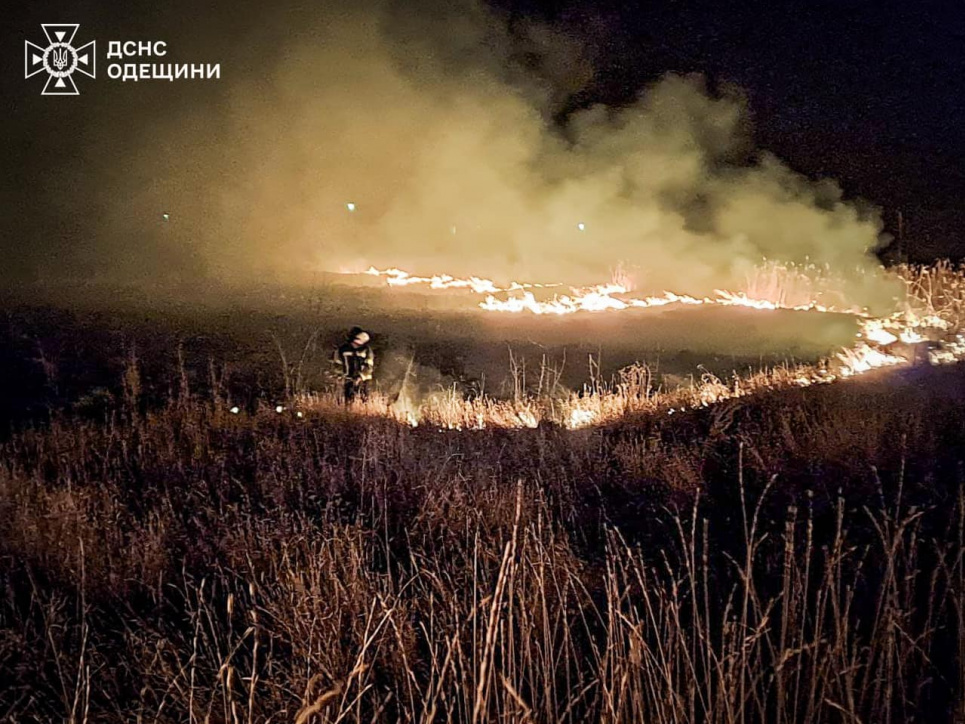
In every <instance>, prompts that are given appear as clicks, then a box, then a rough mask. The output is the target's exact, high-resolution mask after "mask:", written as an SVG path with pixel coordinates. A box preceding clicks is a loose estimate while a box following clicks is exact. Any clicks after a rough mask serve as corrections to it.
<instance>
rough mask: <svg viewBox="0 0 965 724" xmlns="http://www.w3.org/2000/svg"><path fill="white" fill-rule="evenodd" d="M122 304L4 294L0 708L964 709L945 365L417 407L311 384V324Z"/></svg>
mask: <svg viewBox="0 0 965 724" xmlns="http://www.w3.org/2000/svg"><path fill="white" fill-rule="evenodd" d="M947 297H948V298H949V299H950V300H951V302H954V300H955V299H956V297H954V295H951V294H950V295H947ZM940 302H941V300H940V299H938V298H936V299H935V304H934V305H933V307H934V311H936V312H937V311H941V309H946V311H945V313H946V315H947V316H948V318H949V320H955V319H957V317H955V316H954V309H948V308H946V307H941V306H940ZM140 309H142V307H139V306H138V305H136V304H130V305H127V306H126V309H125V311H124V312H123V313H115V314H110V315H108V314H107V313H106V312H104V311H103V307H102V308H101V309H100V310H98V308H96V305H95V306H94V307H88V308H87V309H86V310H85V311H83V312H78V311H77V308H76V307H75V308H73V309H72V311H70V312H66V311H63V307H62V306H61V307H57V306H56V305H53V304H51V303H49V302H46V303H44V304H34V305H24V304H22V303H18V304H17V305H9V306H8V312H7V314H6V317H5V322H4V324H5V327H4V330H5V334H6V335H7V337H6V338H7V339H8V340H10V344H9V345H7V347H6V349H7V352H6V353H5V355H6V356H5V357H4V359H5V365H6V366H7V367H6V370H5V372H6V374H5V376H4V380H5V381H4V390H5V392H7V393H8V394H7V396H6V402H5V408H4V409H5V415H6V417H5V420H6V422H7V424H8V429H7V432H6V433H5V439H4V441H3V442H2V444H0V445H2V446H0V578H2V581H3V585H2V590H3V592H4V595H3V598H2V599H0V681H2V682H3V685H2V686H0V720H3V721H11V722H28V721H31V722H32V721H61V720H64V721H72V722H82V721H91V722H93V721H108V722H110V721H117V722H121V721H170V722H191V721H197V722H205V721H208V722H265V721H276V722H277V721H290V722H299V723H300V724H308V723H309V722H336V721H343V722H347V721H353V722H354V721H366V722H368V721H419V722H429V721H437V722H442V721H470V722H483V721H487V722H488V721H512V722H562V721H569V722H582V721H598V722H640V721H647V722H765V721H766V722H814V721H828V722H868V723H870V722H895V723H897V722H911V721H919V722H938V721H947V722H961V721H963V718H965V669H963V662H965V651H963V647H965V560H963V549H965V545H963V544H965V488H963V482H965V481H963V462H965V453H963V451H965V371H962V370H961V369H960V368H959V366H957V365H950V366H947V367H934V368H933V367H929V366H909V367H905V368H900V369H896V370H890V371H885V370H882V371H879V372H877V373H873V374H871V375H867V376H864V377H861V378H858V379H854V380H847V381H844V382H838V383H835V384H828V385H812V386H809V387H806V388H798V387H793V386H777V387H774V386H772V385H762V386H761V387H760V389H757V390H756V391H755V394H753V395H748V396H745V397H740V398H726V397H725V396H721V397H719V398H715V399H714V400H711V401H710V403H709V404H708V405H707V406H706V407H704V406H702V405H701V404H700V400H699V399H693V398H687V396H688V395H693V394H695V392H696V393H699V391H700V389H702V388H700V387H697V388H690V387H687V386H684V387H681V388H680V390H678V391H676V392H675V391H674V390H673V389H670V387H669V386H668V387H667V388H666V394H667V395H669V397H657V396H655V394H656V393H654V391H653V387H654V385H653V380H651V379H649V378H641V377H640V376H639V375H638V376H636V377H634V376H633V375H632V373H629V374H631V376H630V377H628V378H624V382H625V384H626V386H625V387H623V388H619V386H618V385H617V387H615V388H611V389H616V390H617V391H619V392H620V395H622V397H621V398H620V399H622V400H623V401H624V402H627V401H628V400H629V401H630V402H633V400H636V404H630V405H627V406H625V407H623V408H621V410H620V411H619V414H618V415H613V416H612V417H608V418H607V419H608V422H607V423H606V424H602V425H600V424H597V425H592V426H589V427H583V428H580V429H568V428H567V427H566V426H565V425H560V424H555V423H553V422H552V420H550V419H546V420H544V421H542V422H541V421H540V420H538V421H537V424H536V425H535V426H528V425H519V426H513V427H503V426H498V425H491V426H484V427H483V428H482V429H474V428H473V426H472V425H455V426H449V425H446V424H445V422H446V421H445V420H437V421H428V422H426V423H422V424H419V425H418V426H416V427H412V426H411V425H409V424H406V421H405V420H404V419H397V418H396V417H393V416H390V415H385V414H359V413H360V412H364V410H345V409H344V408H342V407H340V406H338V405H336V404H330V403H329V402H328V401H327V399H326V398H325V397H324V393H323V394H322V395H321V396H316V397H314V398H312V397H308V398H306V397H298V396H297V394H296V393H301V392H303V391H305V390H306V389H309V391H311V389H310V388H311V385H307V384H304V383H305V380H306V379H307V377H308V373H307V372H305V370H306V369H307V367H306V366H302V367H300V366H299V364H298V362H299V359H300V357H301V356H302V354H303V352H304V350H305V349H306V342H305V339H306V337H305V334H304V332H305V330H306V329H309V328H310V327H307V326H302V325H301V323H297V322H291V321H290V320H285V319H282V318H277V319H275V321H274V323H275V325H276V326H275V327H274V328H272V327H271V326H269V327H267V328H266V327H264V326H263V320H264V319H266V318H268V319H273V318H272V317H271V311H269V312H268V316H267V317H260V318H257V319H252V318H251V317H247V318H246V317H245V316H244V315H243V314H242V313H241V312H240V311H239V310H238V309H235V310H233V311H231V312H230V313H224V312H219V311H217V310H206V311H205V312H204V314H197V313H195V314H194V316H191V315H186V314H182V313H181V312H179V310H178V309H177V308H175V309H167V310H166V311H164V313H163V314H162V313H161V312H155V313H153V315H152V316H150V317H146V316H145V317H143V318H140V319H139V318H138V315H139V314H141V312H140V311H139V310H140ZM58 310H59V311H58ZM181 311H182V312H183V310H181ZM348 313H349V312H347V311H343V312H342V313H341V314H345V315H347V314H348ZM220 314H224V315H225V316H224V317H221V316H218V315H220ZM179 315H180V316H179ZM440 318H442V319H445V318H444V317H441V316H437V317H435V319H434V320H433V319H427V320H424V321H422V322H419V321H418V319H416V318H413V319H414V320H415V321H412V322H411V325H412V327H411V328H410V331H412V334H413V338H414V339H416V340H417V344H416V345H414V347H415V348H417V349H428V350H430V351H431V350H432V349H436V350H437V351H439V354H440V356H445V355H449V356H450V357H451V358H453V359H455V358H456V357H457V355H454V354H453V353H452V352H451V350H444V349H443V348H442V347H441V346H436V347H433V344H437V343H436V342H434V341H433V340H435V339H437V338H434V337H432V336H431V335H430V334H429V332H431V331H432V330H431V328H430V326H431V325H432V324H435V323H437V321H438V319H440ZM192 319H193V320H196V321H194V322H192V321H191V320H192ZM158 320H169V321H158ZM396 321H398V320H396ZM331 323H332V325H333V328H334V327H335V326H338V325H340V324H341V323H342V320H341V318H340V317H339V316H338V313H336V312H332V321H331ZM286 324H287V325H292V326H285V325H286ZM419 324H422V325H423V326H422V327H419V326H418V325H419ZM225 329H231V330H233V331H231V333H230V334H229V333H226V332H224V331H223V330H225ZM248 329H260V330H261V332H260V334H261V336H260V337H259V338H258V339H257V340H251V341H250V344H248V345H245V344H243V341H244V332H245V330H248ZM446 329H452V327H446ZM212 330H215V331H212ZM266 330H270V331H273V332H275V335H274V337H275V339H273V338H272V336H271V335H270V334H268V333H267V331H266ZM426 330H428V331H426ZM402 331H404V330H399V329H398V327H396V330H395V333H396V334H400V335H401V334H402ZM326 334H327V332H324V331H323V332H321V333H319V334H318V335H317V339H316V341H317V348H318V349H321V350H325V349H327V344H328V342H329V340H328V339H327V338H325V335H326ZM390 334H391V333H390ZM469 337H471V335H467V336H466V337H461V336H460V337H459V338H460V339H468V338H469ZM172 340H173V342H174V343H173V344H172ZM179 340H180V341H181V342H183V343H182V344H180V349H181V354H178V349H179V344H178V341H179ZM132 341H134V342H136V343H135V344H131V342H132ZM295 342H297V344H295ZM152 343H153V345H154V346H153V347H152V346H150V345H151V344H152ZM540 344H543V345H544V346H545V343H542V342H541V343H540ZM419 345H422V347H420V346H419ZM465 349H466V350H467V351H468V352H472V351H473V349H474V348H472V347H466V348H465ZM537 349H539V346H538V345H537ZM108 351H109V353H110V354H107V352H108ZM443 353H444V354H443ZM410 354H411V352H410ZM98 355H100V356H98ZM282 356H284V357H286V361H285V363H284V365H282V364H281V362H280V358H281V357H282ZM399 357H400V358H401V359H403V360H404V359H405V357H406V355H404V354H401V355H399ZM420 359H422V360H424V359H425V357H423V356H420ZM473 359H475V358H473ZM733 360H734V358H733V357H728V358H723V362H722V364H727V363H731V362H733ZM744 361H745V362H747V360H744ZM426 366H427V367H428V365H426ZM433 369H437V370H438V367H437V366H433ZM464 369H465V367H464ZM533 369H534V370H539V369H540V367H539V365H537V366H536V367H534V368H533ZM638 369H643V368H638ZM17 370H23V371H25V372H27V373H29V374H26V376H24V377H22V378H15V377H14V378H11V374H13V373H15V372H16V371H17ZM299 372H305V374H304V375H303V376H302V378H298V373H299ZM511 372H512V371H510V373H509V374H508V375H507V378H508V379H509V380H510V384H512V381H513V380H517V379H519V376H518V374H515V375H514V374H512V373H511ZM517 372H518V370H517ZM693 372H696V374H698V375H699V374H700V369H699V368H696V366H694V367H693V368H692V373H693ZM686 373H687V370H686V368H685V367H684V366H681V369H680V370H679V374H681V375H685V374H686ZM423 374H424V375H425V374H428V373H426V372H423ZM536 374H538V372H537V373H536ZM641 374H643V373H642V372H641ZM721 374H723V375H726V369H722V370H721ZM531 375H532V373H531ZM440 378H441V380H442V381H441V382H440V383H439V387H440V388H443V387H448V386H449V385H450V384H451V382H452V381H453V380H456V381H458V379H457V378H458V375H457V374H456V370H455V368H454V369H453V374H443V373H442V372H440ZM604 379H606V380H608V381H609V378H608V377H607V376H605V375H604ZM18 380H19V381H18ZM530 381H531V382H530V384H529V385H528V386H525V388H524V389H523V390H522V391H521V396H519V397H514V392H516V391H514V390H512V389H510V390H509V391H508V394H507V395H505V396H502V397H499V396H496V397H493V398H480V397H478V396H470V397H469V398H466V400H468V403H472V404H483V403H484V402H485V404H492V405H497V404H498V403H499V401H500V399H503V400H505V401H506V402H507V404H509V403H512V404H513V405H518V404H520V403H522V404H537V403H538V404H545V401H544V400H542V398H533V397H532V396H531V395H530V392H531V391H532V376H531V377H530ZM658 382H659V380H658ZM286 383H287V384H286ZM443 383H444V384H443ZM537 384H539V383H537ZM711 384H713V383H711ZM286 387H287V388H288V389H286ZM248 389H257V390H262V392H260V393H259V394H257V395H252V396H251V397H250V398H248V399H241V395H243V394H244V391H245V390H248ZM265 390H267V391H265ZM594 394H597V391H594V390H591V391H590V394H589V395H584V396H583V397H582V398H579V399H583V400H586V399H587V398H588V397H589V398H591V399H592V398H593V395H594ZM673 395H677V396H679V398H680V400H679V401H678V402H677V403H673V404H672V403H670V402H668V400H672V399H677V398H674V397H673ZM549 398H550V399H553V398H552V395H550V396H549ZM684 398H687V400H684ZM487 399H488V402H486V400H487ZM534 399H535V401H534ZM597 399H602V397H600V396H599V395H597ZM312 400H314V403H312ZM466 400H464V401H466ZM473 400H482V402H475V403H473ZM685 401H686V402H687V404H682V403H683V402H685ZM239 403H240V404H239ZM468 403H467V404H468ZM695 403H696V404H695ZM276 404H280V405H281V408H282V411H281V412H277V411H276ZM601 404H602V403H601ZM667 405H669V406H670V407H672V408H673V409H674V414H668V409H667ZM234 407H238V408H239V409H238V412H237V413H233V412H232V411H231V410H232V408H234ZM439 409H443V410H444V409H445V407H444V405H441V406H440V407H439ZM513 410H514V412H513V414H518V412H517V408H516V407H514V408H513ZM31 420H32V421H33V422H30V421H31ZM429 422H432V423H433V424H429ZM450 428H453V429H450Z"/></svg>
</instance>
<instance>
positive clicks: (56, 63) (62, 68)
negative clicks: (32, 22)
mask: <svg viewBox="0 0 965 724" xmlns="http://www.w3.org/2000/svg"><path fill="white" fill-rule="evenodd" d="M41 27H42V28H43V29H44V35H46V36H47V47H46V48H42V47H40V46H39V45H37V44H36V43H31V42H30V41H29V40H26V41H24V49H23V63H24V78H29V77H31V76H33V75H37V73H42V72H45V71H46V73H47V75H48V78H47V83H46V85H44V89H43V91H42V92H41V95H45V96H76V95H79V93H80V92H79V91H78V90H77V84H76V83H74V79H73V78H71V76H72V75H73V74H74V72H75V71H76V72H78V73H81V74H83V75H86V76H88V77H89V78H95V77H96V66H97V58H96V55H95V51H96V46H95V42H96V41H93V40H92V41H90V42H89V43H87V44H86V45H82V46H80V47H79V48H75V47H74V45H73V42H74V36H75V35H76V34H77V28H79V27H80V25H76V24H75V25H70V24H59V25H56V24H51V23H45V24H43V25H41Z"/></svg>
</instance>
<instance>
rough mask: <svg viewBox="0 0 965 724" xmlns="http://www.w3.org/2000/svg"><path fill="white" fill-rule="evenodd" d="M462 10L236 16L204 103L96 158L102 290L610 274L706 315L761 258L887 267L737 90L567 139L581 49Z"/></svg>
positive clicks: (119, 140)
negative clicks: (756, 130)
mask: <svg viewBox="0 0 965 724" xmlns="http://www.w3.org/2000/svg"><path fill="white" fill-rule="evenodd" d="M457 6H458V7H456V6H453V4H451V3H439V4H438V5H432V4H431V3H426V2H419V3H415V4H407V5H406V6H404V8H403V7H401V6H397V5H393V4H382V3H360V4H358V5H356V6H355V7H354V9H352V10H346V9H345V8H344V7H341V8H336V7H335V6H334V5H333V6H332V7H328V8H326V7H324V5H323V4H312V7H311V8H310V9H307V8H300V7H298V6H292V7H291V8H287V9H275V8H274V7H273V8H272V10H271V13H270V17H264V14H265V13H267V11H252V12H253V14H251V15H248V16H245V15H244V13H243V12H241V13H240V15H242V16H244V17H242V19H237V18H235V19H234V20H233V23H234V26H235V27H236V29H237V27H242V28H243V29H244V32H243V33H242V34H241V38H242V41H243V42H241V43H238V45H240V46H242V49H243V52H242V49H232V47H229V46H228V45H227V44H225V45H223V46H220V47H219V48H218V50H219V52H223V53H224V55H223V57H219V58H217V59H218V60H221V61H222V65H223V68H224V78H223V80H221V81H220V84H218V85H217V89H216V90H211V91H206V93H207V95H206V94H205V93H202V92H200V91H198V92H194V95H193V96H192V99H191V103H187V102H184V101H183V100H182V101H179V102H178V103H177V104H175V105H174V106H172V108H170V109H168V110H166V111H162V112H159V113H155V114H153V115H152V117H151V119H150V120H149V121H148V120H143V121H138V122H137V123H134V124H132V128H131V129H130V130H129V131H128V132H126V133H120V134H116V133H115V134H114V135H113V137H112V138H111V139H110V141H109V143H110V144H111V147H112V150H113V151H114V152H113V153H111V154H105V153H103V152H102V151H103V150H104V148H105V147H106V145H107V144H108V140H107V139H105V138H101V139H100V140H97V139H95V140H94V141H92V145H91V150H90V154H89V156H88V157H87V158H86V159H85V160H84V172H85V173H86V174H88V175H93V176H94V178H95V179H96V182H97V183H96V184H93V185H92V187H93V188H96V191H94V192H91V193H93V194H94V195H95V198H94V199H93V200H92V201H93V202H94V205H95V208H97V209H98V214H97V219H96V233H95V234H94V236H95V237H96V239H98V240H99V241H98V242H97V243H98V244H102V245H103V248H110V249H111V250H112V253H111V254H104V255H103V256H102V257H101V258H100V262H99V265H98V269H97V271H98V273H103V274H106V275H110V274H112V273H117V274H129V273H135V272H140V273H148V274H156V273H158V272H160V271H162V270H163V271H165V272H170V271H172V270H173V271H174V272H176V273H178V274H182V275H185V274H188V275H190V274H196V273H197V274H201V275H205V276H212V277H215V278H218V279H222V280H230V281H239V282H243V281H245V280H250V279H265V278H275V279H278V280H286V279H287V280H292V281H301V280H305V279H308V278H310V277H311V275H312V274H314V273H316V272H318V271H322V270H328V271H337V270H349V269H351V270H361V269H364V268H365V267H366V266H368V265H369V264H375V265H377V266H380V267H387V266H399V267H402V268H405V269H408V270H411V271H414V272H417V273H434V272H449V273H454V274H460V275H468V274H475V275H481V276H488V277H492V278H495V279H497V280H502V281H508V280H511V279H516V280H528V281H562V282H567V283H574V284H585V283H596V282H601V281H606V280H608V279H609V277H610V272H611V270H612V269H613V267H614V266H615V265H617V264H618V263H622V264H623V265H624V266H625V268H627V269H629V270H630V272H631V274H632V276H633V277H634V279H635V282H636V284H637V286H638V287H639V288H641V289H648V290H655V291H656V290H662V289H672V290H675V291H680V292H686V293H693V294H702V293H707V292H709V291H710V290H712V289H714V288H721V287H739V286H741V283H742V282H743V280H744V278H745V277H746V275H747V274H748V273H749V271H750V270H751V269H752V268H753V267H755V266H756V265H758V264H759V263H760V262H761V261H762V259H764V258H767V259H770V260H786V261H792V262H800V263H804V262H812V263H815V264H828V265H831V266H832V267H833V268H834V269H836V270H839V271H841V272H850V271H852V270H855V269H865V270H867V269H871V268H874V267H875V266H877V262H876V260H875V259H874V258H873V256H872V255H871V251H872V250H873V249H874V247H875V245H876V243H877V241H878V235H879V231H880V223H879V219H878V216H877V214H876V212H874V211H873V210H870V209H867V208H863V207H861V206H859V205H855V204H853V203H849V202H846V201H844V200H843V199H842V191H841V189H840V188H839V187H838V186H837V185H836V184H834V183H833V182H831V181H823V182H819V183H815V182H812V181H810V180H808V179H806V178H804V177H803V176H801V175H799V174H797V173H795V172H794V171H793V170H791V169H789V168H788V167H787V166H785V165H784V164H783V163H782V162H781V161H780V160H779V159H777V158H775V157H774V156H772V155H771V154H769V153H767V152H766V151H758V150H755V149H754V147H753V144H752V136H751V128H750V123H749V115H748V108H747V107H746V103H745V100H744V98H743V97H742V95H741V93H740V90H739V89H736V88H724V89H714V91H713V92H710V91H709V90H708V87H707V84H706V82H705V80H704V79H702V78H700V77H682V76H678V75H669V76H666V77H664V78H663V79H661V80H659V81H657V82H655V83H654V84H653V85H652V86H650V87H648V88H646V89H645V90H644V91H643V92H642V93H641V94H640V96H639V98H638V99H637V101H636V102H635V103H633V104H632V105H629V106H627V107H621V108H612V107H605V106H602V105H601V106H594V107H589V108H584V109H582V110H578V111H575V112H571V113H567V114H565V116H563V120H560V118H561V115H560V113H559V111H560V109H561V108H562V107H563V104H565V103H566V101H567V100H568V99H569V98H570V97H571V95H572V94H573V93H574V92H575V91H577V90H579V89H580V88H581V87H582V86H583V85H584V84H585V83H586V82H587V81H588V80H589V79H590V78H591V77H592V74H593V67H592V64H591V62H590V60H589V59H588V58H587V57H585V55H584V54H583V52H582V51H581V48H580V44H579V42H578V41H577V40H575V39H574V38H572V37H571V36H570V35H568V34H565V33H561V32H558V31H557V30H554V29H553V28H549V27H544V26H540V25H537V24H521V23H513V24H510V23H508V22H506V21H505V20H504V19H502V18H500V17H499V16H497V15H496V14H495V13H494V12H492V11H490V10H487V9H485V8H483V7H480V6H476V5H466V4H457ZM259 13H260V14H259ZM184 32H188V31H187V30H186V29H185V31H184ZM236 36H237V32H236ZM175 40H176V39H171V45H172V46H173V45H175V42H174V41H175ZM191 42H194V41H191ZM198 44H199V45H200V40H199V41H198ZM182 45H183V46H188V45H189V42H188V41H187V40H184V42H182ZM205 47H208V48H209V49H210V48H211V45H210V44H207V45H206V46H205ZM170 85H171V86H172V87H171V88H169V89H168V88H166V89H164V90H163V93H166V94H169V95H170V94H173V93H176V92H178V91H177V90H175V89H174V88H173V87H174V86H176V85H178V84H170ZM142 86H143V88H130V89H126V90H127V91H128V92H129V93H130V94H131V95H132V96H133V95H134V93H135V91H137V92H143V93H145V94H147V93H149V92H150V93H155V92H156V91H148V89H147V88H146V86H144V84H142ZM214 87H215V85H214V84H211V85H210V86H208V88H214ZM157 92H160V91H157ZM181 92H183V91H181ZM78 193H80V192H78ZM348 204H353V205H354V206H353V207H352V208H353V209H354V210H350V207H349V206H348ZM162 214H168V215H169V217H168V218H167V219H166V220H163V219H162V217H161V215H162ZM113 240H120V241H113Z"/></svg>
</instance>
